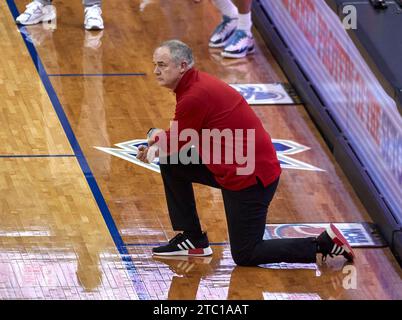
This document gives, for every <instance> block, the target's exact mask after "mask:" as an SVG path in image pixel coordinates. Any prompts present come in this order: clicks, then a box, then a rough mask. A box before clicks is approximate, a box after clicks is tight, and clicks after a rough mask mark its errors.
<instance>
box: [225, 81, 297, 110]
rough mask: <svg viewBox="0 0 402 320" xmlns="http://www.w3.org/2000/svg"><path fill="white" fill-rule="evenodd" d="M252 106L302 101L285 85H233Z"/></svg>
mask: <svg viewBox="0 0 402 320" xmlns="http://www.w3.org/2000/svg"><path fill="white" fill-rule="evenodd" d="M230 86H231V87H233V88H234V89H236V91H237V92H239V93H240V94H241V95H242V96H243V97H244V99H246V101H247V102H248V104H250V105H264V104H265V105H269V104H275V105H277V104H299V103H300V99H299V97H298V96H297V94H296V93H295V91H294V90H293V88H292V87H291V86H290V85H287V84H283V83H262V84H231V85H230Z"/></svg>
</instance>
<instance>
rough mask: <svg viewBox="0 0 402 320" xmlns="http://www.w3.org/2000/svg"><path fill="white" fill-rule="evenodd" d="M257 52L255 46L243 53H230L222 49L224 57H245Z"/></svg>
mask: <svg viewBox="0 0 402 320" xmlns="http://www.w3.org/2000/svg"><path fill="white" fill-rule="evenodd" d="M254 52H255V47H253V48H252V49H251V50H247V51H246V52H243V53H230V52H227V51H222V52H221V56H222V57H224V58H234V59H236V58H244V57H245V56H247V55H249V54H253V53H254Z"/></svg>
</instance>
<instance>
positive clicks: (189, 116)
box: [156, 68, 281, 191]
mask: <svg viewBox="0 0 402 320" xmlns="http://www.w3.org/2000/svg"><path fill="white" fill-rule="evenodd" d="M175 93H176V101H177V104H176V110H175V116H174V119H173V121H175V124H176V125H177V130H174V129H172V128H173V127H172V126H171V128H170V129H169V130H167V131H165V132H164V134H165V137H166V138H164V135H163V133H162V135H161V134H159V135H158V137H157V139H156V140H157V144H158V145H159V147H160V148H162V150H163V149H166V148H167V149H166V150H164V151H165V152H167V153H168V154H174V153H176V152H177V150H173V149H174V148H172V146H173V145H174V144H175V145H176V143H174V142H173V143H172V139H175V140H176V141H177V140H178V136H177V134H178V135H180V134H184V133H185V132H186V131H188V130H185V129H192V130H191V132H194V133H195V132H196V133H197V134H198V137H199V139H198V140H199V146H197V148H198V153H199V155H200V158H201V159H202V161H203V163H204V164H205V165H206V166H207V168H208V169H209V170H210V171H211V172H212V173H213V174H214V177H215V179H216V181H217V182H218V183H219V184H220V185H221V186H222V187H223V188H225V189H228V190H233V191H237V190H242V189H245V188H247V187H250V186H252V185H255V184H256V183H257V178H259V180H260V181H261V182H262V183H263V185H264V186H267V185H269V184H271V183H272V182H274V181H275V180H276V179H277V178H278V177H279V176H280V174H281V168H280V164H279V161H278V158H277V155H276V151H275V148H274V146H273V144H272V141H271V137H270V136H269V134H268V133H267V132H266V131H265V129H264V127H263V125H262V123H261V120H260V119H259V118H258V117H257V115H256V114H255V113H254V111H253V110H252V109H251V107H250V106H249V105H248V103H247V101H246V100H245V99H244V98H243V97H242V95H241V94H239V93H238V92H237V91H236V90H235V89H233V88H232V87H231V86H229V85H228V84H226V83H225V82H223V81H221V80H219V79H217V78H215V77H213V76H211V75H209V74H207V73H205V72H201V71H198V70H196V69H194V68H191V69H190V70H188V71H187V72H186V73H185V74H184V76H183V77H182V78H181V79H180V81H179V83H178V85H177V87H176V89H175ZM213 129H215V130H214V133H215V134H217V133H220V134H222V136H223V135H224V134H223V133H226V136H227V137H228V139H224V138H220V136H219V137H218V138H217V139H216V140H213V138H210V139H206V140H205V141H210V142H209V147H206V143H203V142H202V141H203V138H202V134H203V133H204V137H205V136H206V135H205V134H206V133H209V134H210V136H211V132H213V131H211V130H213ZM183 130H184V131H183ZM174 132H176V133H177V134H176V133H174ZM253 132H254V134H253ZM253 136H254V137H253ZM231 137H237V138H235V139H231ZM189 140H190V139H189V138H188V139H185V141H179V142H178V149H179V150H180V148H181V147H182V146H184V145H186V144H187V143H188V142H189ZM162 141H164V142H163V143H161V142H162ZM214 141H215V142H214ZM193 142H194V141H191V144H194V145H197V143H193ZM164 143H165V144H164ZM164 146H165V147H164ZM253 148H254V152H253V151H252V149H253ZM214 156H215V158H214ZM219 157H220V161H219ZM245 159H246V161H245V162H244V160H245ZM239 170H240V171H239Z"/></svg>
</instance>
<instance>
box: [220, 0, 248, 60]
mask: <svg viewBox="0 0 402 320" xmlns="http://www.w3.org/2000/svg"><path fill="white" fill-rule="evenodd" d="M233 2H234V4H235V5H236V7H237V9H238V12H239V14H238V23H237V28H236V31H235V32H234V33H233V35H232V36H231V37H230V39H229V40H228V42H227V43H226V45H225V46H224V50H223V51H222V56H223V57H226V58H243V57H245V56H246V55H248V54H251V53H253V52H254V38H253V35H252V33H251V28H252V26H253V24H252V20H251V5H252V2H253V0H233Z"/></svg>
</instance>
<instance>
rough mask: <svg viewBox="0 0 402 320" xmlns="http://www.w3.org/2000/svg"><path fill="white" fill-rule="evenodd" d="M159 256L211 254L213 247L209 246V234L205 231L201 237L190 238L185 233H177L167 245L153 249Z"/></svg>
mask: <svg viewBox="0 0 402 320" xmlns="http://www.w3.org/2000/svg"><path fill="white" fill-rule="evenodd" d="M152 253H153V254H154V255H157V256H198V257H203V256H210V255H211V254H212V249H211V248H210V247H209V242H208V238H207V234H206V233H203V234H202V236H201V237H200V238H199V239H190V238H189V237H187V236H186V235H184V234H183V233H179V234H177V235H176V236H175V237H174V238H173V239H171V240H170V241H169V243H168V244H167V245H164V246H160V247H157V248H153V249H152Z"/></svg>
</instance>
